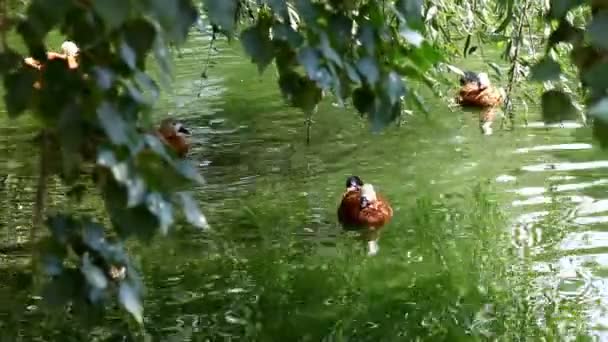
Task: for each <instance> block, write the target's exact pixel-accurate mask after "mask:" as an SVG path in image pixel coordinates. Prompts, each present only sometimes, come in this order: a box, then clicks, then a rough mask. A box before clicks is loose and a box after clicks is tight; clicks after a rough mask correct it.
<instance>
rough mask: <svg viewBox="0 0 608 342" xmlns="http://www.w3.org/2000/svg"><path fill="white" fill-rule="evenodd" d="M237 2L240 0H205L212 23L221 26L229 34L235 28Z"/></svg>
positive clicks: (204, 3)
mask: <svg viewBox="0 0 608 342" xmlns="http://www.w3.org/2000/svg"><path fill="white" fill-rule="evenodd" d="M237 4H238V0H203V5H204V7H205V9H206V10H207V13H208V15H209V20H210V21H211V23H213V24H214V25H217V26H219V27H221V28H222V29H223V30H224V31H226V32H227V33H229V34H230V33H232V31H234V28H235V18H236V15H235V14H236V8H237Z"/></svg>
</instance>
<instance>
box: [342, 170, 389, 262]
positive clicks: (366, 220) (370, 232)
mask: <svg viewBox="0 0 608 342" xmlns="http://www.w3.org/2000/svg"><path fill="white" fill-rule="evenodd" d="M392 217H393V209H392V208H391V206H390V204H389V203H388V201H387V200H386V199H385V198H383V197H382V196H380V195H378V194H377V193H376V191H375V189H374V186H373V185H372V184H363V182H362V181H361V179H360V178H359V177H357V176H351V177H348V178H347V180H346V192H345V193H344V194H343V195H342V202H341V203H340V206H339V208H338V221H339V222H340V223H341V224H342V226H343V228H344V230H356V231H359V232H360V233H361V237H362V238H363V239H364V240H366V242H367V248H368V255H376V254H377V253H378V250H379V249H380V247H379V246H378V240H379V238H380V229H381V228H382V227H383V226H384V225H386V224H387V223H389V222H390V220H391V218H392Z"/></svg>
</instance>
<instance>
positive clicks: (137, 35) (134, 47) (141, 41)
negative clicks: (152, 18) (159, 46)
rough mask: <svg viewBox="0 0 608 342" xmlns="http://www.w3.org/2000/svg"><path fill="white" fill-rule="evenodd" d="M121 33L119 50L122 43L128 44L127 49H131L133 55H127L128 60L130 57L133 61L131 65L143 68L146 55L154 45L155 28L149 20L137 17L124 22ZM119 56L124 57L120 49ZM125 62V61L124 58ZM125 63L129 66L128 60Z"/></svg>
mask: <svg viewBox="0 0 608 342" xmlns="http://www.w3.org/2000/svg"><path fill="white" fill-rule="evenodd" d="M122 33H123V36H122V41H121V50H122V45H123V44H124V45H126V46H128V47H129V50H131V51H130V52H131V53H132V54H133V55H134V56H133V57H129V60H131V59H132V60H133V62H134V63H133V65H136V66H137V67H138V68H140V69H142V70H144V69H145V66H146V57H147V55H148V53H149V52H150V50H151V49H152V47H153V46H154V42H155V40H156V38H157V34H156V29H155V28H154V26H153V25H152V24H151V23H150V22H149V21H147V20H143V19H138V20H132V21H129V22H128V23H127V24H125V26H124V28H123V30H122ZM121 57H123V59H125V56H124V55H123V54H122V51H121ZM125 62H127V61H126V60H125ZM127 65H129V66H131V64H130V63H129V62H127ZM131 68H132V69H133V68H134V67H133V66H131Z"/></svg>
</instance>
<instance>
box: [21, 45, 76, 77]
mask: <svg viewBox="0 0 608 342" xmlns="http://www.w3.org/2000/svg"><path fill="white" fill-rule="evenodd" d="M61 51H62V52H63V53H57V52H53V51H48V52H47V53H46V58H47V59H48V60H52V59H63V60H66V61H67V63H68V67H69V68H70V69H76V68H78V61H77V60H76V58H77V57H78V53H79V52H80V49H79V48H78V46H77V45H76V44H75V43H74V42H71V41H69V40H66V41H65V42H63V43H62V44H61ZM23 63H25V65H28V66H30V67H32V68H35V69H38V70H42V68H43V67H44V65H43V63H41V62H40V61H38V60H36V59H34V58H32V57H26V58H24V59H23Z"/></svg>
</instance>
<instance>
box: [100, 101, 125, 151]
mask: <svg viewBox="0 0 608 342" xmlns="http://www.w3.org/2000/svg"><path fill="white" fill-rule="evenodd" d="M97 118H98V119H99V122H100V123H101V126H102V127H103V130H104V131H105V132H106V134H107V135H108V137H109V138H110V141H112V143H114V144H116V145H126V144H127V143H128V142H129V138H128V135H127V124H126V122H125V121H124V120H123V118H122V117H121V116H120V114H118V111H117V110H116V107H114V105H113V104H111V103H109V102H105V101H104V102H102V103H101V104H100V105H99V108H97Z"/></svg>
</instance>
